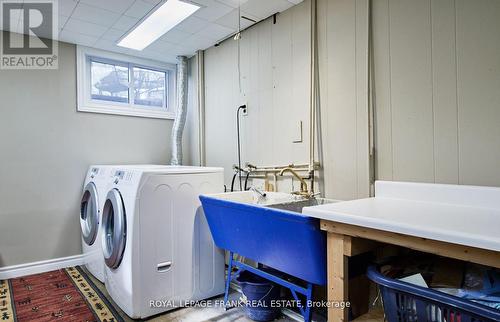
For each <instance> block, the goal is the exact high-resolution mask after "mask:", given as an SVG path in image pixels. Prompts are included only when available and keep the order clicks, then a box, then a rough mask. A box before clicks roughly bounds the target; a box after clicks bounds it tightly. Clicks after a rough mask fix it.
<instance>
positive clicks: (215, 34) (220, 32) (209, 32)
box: [196, 23, 236, 43]
mask: <svg viewBox="0 0 500 322" xmlns="http://www.w3.org/2000/svg"><path fill="white" fill-rule="evenodd" d="M234 32H236V29H232V28H228V27H224V26H221V25H218V24H216V23H211V24H209V25H208V26H207V27H205V28H203V29H202V30H201V31H199V32H197V33H196V35H198V36H200V37H204V38H207V39H211V40H213V41H214V43H215V42H216V41H218V40H222V39H224V38H226V37H227V36H229V35H231V34H233V33H234Z"/></svg>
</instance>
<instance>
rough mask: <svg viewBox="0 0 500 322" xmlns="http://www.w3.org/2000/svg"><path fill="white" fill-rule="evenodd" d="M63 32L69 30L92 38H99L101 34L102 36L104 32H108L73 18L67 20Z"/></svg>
mask: <svg viewBox="0 0 500 322" xmlns="http://www.w3.org/2000/svg"><path fill="white" fill-rule="evenodd" d="M63 30H69V31H73V32H77V33H80V34H83V35H88V36H93V37H101V36H102V34H104V33H105V32H106V30H108V28H107V27H104V26H101V25H96V24H94V23H90V22H86V21H82V20H78V19H75V18H69V20H68V21H67V22H66V24H65V25H64V28H63Z"/></svg>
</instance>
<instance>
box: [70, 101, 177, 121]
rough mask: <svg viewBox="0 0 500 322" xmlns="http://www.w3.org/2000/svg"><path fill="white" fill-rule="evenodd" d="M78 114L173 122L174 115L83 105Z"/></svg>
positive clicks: (127, 108)
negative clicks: (124, 116) (125, 116)
mask: <svg viewBox="0 0 500 322" xmlns="http://www.w3.org/2000/svg"><path fill="white" fill-rule="evenodd" d="M78 111H79V112H89V113H101V114H113V115H127V116H139V117H146V118H155V119H166V120H174V119H175V113H173V112H169V111H161V110H158V109H154V108H147V107H144V108H143V107H122V106H114V107H110V106H99V105H93V104H92V105H87V104H85V105H83V106H78Z"/></svg>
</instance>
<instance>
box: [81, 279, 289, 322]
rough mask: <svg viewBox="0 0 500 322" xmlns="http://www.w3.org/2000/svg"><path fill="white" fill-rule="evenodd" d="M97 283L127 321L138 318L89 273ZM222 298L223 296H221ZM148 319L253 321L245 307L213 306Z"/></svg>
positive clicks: (162, 321)
mask: <svg viewBox="0 0 500 322" xmlns="http://www.w3.org/2000/svg"><path fill="white" fill-rule="evenodd" d="M88 276H90V278H91V279H92V281H93V282H94V284H95V285H97V287H98V288H99V290H100V291H101V292H102V293H103V294H104V295H105V296H106V297H107V298H108V300H109V301H110V302H112V303H113V305H114V306H115V308H116V309H117V310H118V312H119V313H120V315H122V316H123V317H124V319H125V321H126V322H132V321H136V320H132V319H130V318H128V317H127V315H126V314H125V313H123V312H122V311H121V310H120V308H119V307H118V306H117V305H116V304H115V303H114V302H113V300H112V299H111V298H110V297H109V294H108V292H106V287H105V286H104V284H102V283H101V282H99V281H98V280H96V279H95V278H93V276H92V275H90V274H88ZM239 297H240V294H239V293H238V292H236V291H233V293H231V298H230V300H237V299H238V298H239ZM221 299H222V297H221ZM146 321H151V322H209V321H210V322H215V321H217V322H230V321H237V322H251V321H252V320H250V319H248V318H247V317H246V316H245V311H244V309H243V308H233V309H230V310H228V311H224V309H223V308H222V307H211V308H183V309H176V310H172V311H170V312H167V313H164V314H161V315H157V316H154V317H152V318H150V319H147V320H146ZM275 321H276V322H291V321H297V320H294V319H291V318H289V317H286V316H283V317H282V318H280V319H277V320H275Z"/></svg>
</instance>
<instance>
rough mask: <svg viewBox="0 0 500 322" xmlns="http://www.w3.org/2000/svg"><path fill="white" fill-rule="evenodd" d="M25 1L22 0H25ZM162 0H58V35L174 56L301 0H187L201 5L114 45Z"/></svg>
mask: <svg viewBox="0 0 500 322" xmlns="http://www.w3.org/2000/svg"><path fill="white" fill-rule="evenodd" d="M25 1H27V0H25ZM164 1H166V0H59V11H58V19H59V40H61V41H64V42H69V43H74V44H79V45H84V46H89V47H94V48H99V49H104V50H108V51H113V52H119V53H125V54H130V55H134V56H139V57H144V58H149V59H154V60H158V61H164V62H175V61H176V56H178V55H187V56H191V55H193V54H194V53H195V52H196V51H197V50H199V49H206V48H208V47H211V46H213V45H214V44H216V43H217V42H218V41H220V40H222V39H224V38H226V37H228V36H230V35H232V34H234V33H235V32H236V31H237V30H238V17H239V15H238V6H241V8H240V11H241V16H244V17H246V18H248V19H241V27H242V28H246V27H249V26H251V25H252V24H254V23H255V22H257V21H260V20H262V19H265V18H267V17H269V16H270V15H272V14H274V13H277V12H282V11H284V10H286V9H288V8H290V7H292V6H294V5H295V4H297V3H300V2H302V0H189V2H192V3H194V4H197V5H200V6H201V8H200V9H199V10H198V11H196V12H195V13H194V14H193V15H192V16H190V17H188V18H187V19H186V20H184V21H183V22H181V23H180V24H179V25H177V26H176V27H174V28H173V29H172V30H170V31H169V32H167V33H166V34H164V35H163V36H162V37H161V38H159V39H158V40H157V41H155V42H154V43H152V44H151V45H150V46H149V47H147V48H146V49H144V50H143V51H135V50H131V49H126V48H122V47H119V46H117V45H116V43H117V41H118V40H119V39H120V38H121V37H122V36H123V35H125V34H126V33H127V32H128V31H130V30H131V29H132V28H133V27H134V26H135V25H136V24H138V23H139V22H140V21H141V20H142V19H143V18H144V17H145V16H147V15H148V13H149V12H151V10H153V9H154V8H155V7H156V6H157V5H159V4H160V3H163V2H164Z"/></svg>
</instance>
